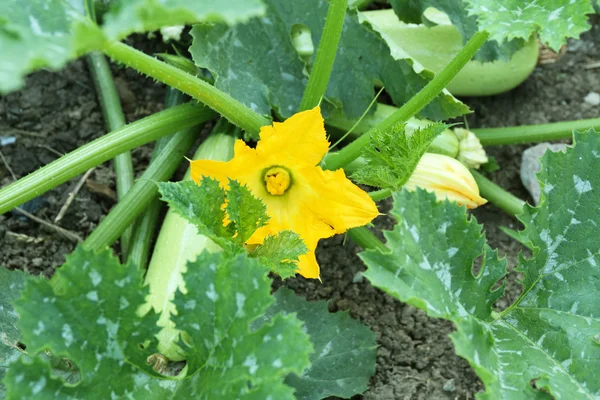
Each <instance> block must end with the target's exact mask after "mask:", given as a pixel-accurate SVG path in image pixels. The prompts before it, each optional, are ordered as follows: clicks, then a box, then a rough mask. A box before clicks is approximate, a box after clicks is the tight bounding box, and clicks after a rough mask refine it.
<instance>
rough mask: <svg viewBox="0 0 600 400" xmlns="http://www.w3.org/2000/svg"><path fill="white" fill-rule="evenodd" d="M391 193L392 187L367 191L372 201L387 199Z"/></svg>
mask: <svg viewBox="0 0 600 400" xmlns="http://www.w3.org/2000/svg"><path fill="white" fill-rule="evenodd" d="M391 195H392V189H379V190H375V191H373V192H369V196H371V198H372V199H373V201H379V200H383V199H387V198H388V197H390V196H391Z"/></svg>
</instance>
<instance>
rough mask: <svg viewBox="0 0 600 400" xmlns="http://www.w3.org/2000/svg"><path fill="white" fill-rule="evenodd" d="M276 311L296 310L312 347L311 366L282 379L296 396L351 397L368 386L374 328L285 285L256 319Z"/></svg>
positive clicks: (372, 367) (304, 398)
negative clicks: (270, 304) (273, 301)
mask: <svg viewBox="0 0 600 400" xmlns="http://www.w3.org/2000/svg"><path fill="white" fill-rule="evenodd" d="M279 313H283V314H284V315H285V314H296V316H297V317H298V319H299V320H301V321H302V322H304V327H305V329H306V332H307V333H308V334H309V335H310V339H311V342H312V344H313V346H314V347H315V351H314V353H312V354H311V356H310V362H311V366H310V367H308V368H306V369H305V370H304V371H303V372H302V374H290V375H288V377H287V378H286V380H285V382H286V384H288V385H290V386H292V387H294V388H295V389H296V393H295V395H296V399H298V400H318V399H324V398H327V397H329V396H337V397H342V398H350V397H352V396H354V395H356V394H360V393H362V392H364V391H365V390H367V386H368V384H369V379H370V378H371V376H372V375H373V374H374V373H375V361H376V355H377V344H376V342H375V333H374V332H373V331H371V330H370V329H369V328H367V327H366V326H365V325H363V324H361V323H360V322H358V321H356V320H354V319H352V318H351V317H350V316H349V315H348V313H347V312H338V313H330V312H329V311H328V309H327V302H326V301H306V300H304V299H303V298H301V297H298V296H296V295H295V294H294V292H293V291H291V290H290V289H287V288H285V287H282V288H280V289H279V290H278V291H277V293H275V303H274V304H273V305H272V306H271V307H270V308H269V309H268V310H267V313H266V314H265V316H264V317H263V318H261V320H260V321H257V322H260V323H263V321H269V320H270V319H271V318H273V317H274V316H275V315H278V314H279Z"/></svg>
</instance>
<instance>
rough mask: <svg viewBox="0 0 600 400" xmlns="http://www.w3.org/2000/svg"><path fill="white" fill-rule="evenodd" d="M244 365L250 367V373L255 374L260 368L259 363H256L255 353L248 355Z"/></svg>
mask: <svg viewBox="0 0 600 400" xmlns="http://www.w3.org/2000/svg"><path fill="white" fill-rule="evenodd" d="M243 365H244V367H248V372H250V375H254V374H255V373H256V370H257V369H258V365H256V357H255V356H254V355H253V354H251V355H249V356H248V357H246V359H245V360H244V364H243Z"/></svg>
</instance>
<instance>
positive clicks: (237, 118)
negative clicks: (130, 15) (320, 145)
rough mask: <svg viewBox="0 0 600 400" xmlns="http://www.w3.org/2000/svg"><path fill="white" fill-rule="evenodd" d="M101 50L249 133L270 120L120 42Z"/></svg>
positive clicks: (190, 76) (211, 87)
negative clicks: (208, 108)
mask: <svg viewBox="0 0 600 400" xmlns="http://www.w3.org/2000/svg"><path fill="white" fill-rule="evenodd" d="M103 51H104V53H105V54H106V55H108V56H109V57H111V58H112V59H114V60H116V61H119V62H121V63H123V64H125V65H127V66H129V67H131V68H133V69H135V70H137V71H140V72H142V73H143V74H146V75H148V76H150V77H152V78H154V79H156V80H157V81H160V82H163V83H165V84H167V85H169V86H171V87H173V88H175V89H177V90H180V91H182V92H183V93H186V94H188V95H190V96H192V97H193V98H195V99H196V100H198V101H200V102H202V103H204V104H206V105H207V106H208V107H210V108H212V109H213V110H215V111H216V112H217V113H219V114H221V115H222V116H223V117H225V118H227V119H228V120H229V121H230V122H231V123H233V124H235V125H237V126H239V127H240V128H242V129H244V130H245V131H246V132H248V133H251V134H258V132H259V131H260V128H261V127H262V126H265V125H269V124H270V121H269V120H268V119H266V118H265V117H263V116H262V115H259V114H257V113H255V112H254V111H252V110H251V109H250V108H248V107H246V106H245V105H243V104H242V103H240V102H239V101H237V100H236V99H234V98H233V97H231V96H230V95H228V94H227V93H225V92H222V91H221V90H219V89H217V88H216V87H214V86H212V85H210V84H208V83H207V82H205V81H203V80H202V79H199V78H196V77H195V76H193V75H190V74H188V73H187V72H185V71H184V70H181V69H179V68H177V67H174V66H171V65H169V64H167V63H164V62H162V61H159V60H157V59H156V58H154V57H150V56H149V55H146V54H144V53H142V52H141V51H138V50H136V49H134V48H132V47H130V46H127V45H126V44H123V43H120V42H107V43H106V44H105V47H104V49H103Z"/></svg>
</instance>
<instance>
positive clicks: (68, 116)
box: [0, 26, 600, 400]
mask: <svg viewBox="0 0 600 400" xmlns="http://www.w3.org/2000/svg"><path fill="white" fill-rule="evenodd" d="M597 43H600V32H599V30H598V26H594V27H593V29H592V31H591V32H588V33H586V34H585V35H584V37H583V40H582V41H571V42H570V43H569V49H568V52H567V54H566V56H565V57H564V58H562V59H560V60H559V61H558V62H556V63H555V64H549V65H544V66H540V67H538V68H536V70H535V71H534V73H533V74H532V76H531V77H530V79H529V80H528V81H527V82H525V83H524V84H523V85H521V86H520V87H518V88H516V89H515V90H513V91H511V92H510V93H506V94H503V95H499V96H493V97H489V98H480V99H473V98H472V99H464V101H465V102H466V103H467V104H468V105H469V106H470V107H471V108H472V109H473V110H474V113H473V114H472V115H470V116H469V117H468V119H467V120H468V123H469V125H470V127H496V126H512V125H523V124H537V123H546V122H554V121H560V120H575V119H580V118H591V117H596V116H597V115H598V112H599V111H600V106H593V105H590V104H588V103H586V102H584V97H585V96H586V95H587V94H588V92H590V91H597V92H600V76H599V75H598V71H597V70H596V69H586V65H588V64H590V63H592V62H597V61H599V60H600V52H599V49H598V45H597ZM114 73H115V76H116V82H117V86H118V88H119V93H120V96H121V100H122V102H123V106H124V109H125V111H126V113H127V120H128V121H129V122H131V121H134V120H136V119H139V118H141V117H144V116H146V115H149V114H152V113H154V112H157V111H159V110H161V109H162V101H163V96H164V91H165V89H164V87H163V86H161V85H157V84H155V83H154V82H153V81H152V80H150V79H146V78H144V77H141V76H139V75H138V74H137V73H135V72H134V71H131V70H126V69H122V68H114ZM0 132H2V136H15V137H16V139H17V141H16V143H15V144H12V145H8V146H3V147H0V151H1V152H2V154H3V155H4V158H5V159H6V161H7V163H8V165H10V167H11V169H12V172H11V171H9V170H8V169H7V168H6V167H5V166H4V164H3V163H0V185H1V186H5V185H7V184H9V183H10V182H12V181H13V176H12V174H14V178H20V177H22V176H24V175H26V174H27V173H29V172H32V171H34V170H36V169H37V168H39V167H41V166H43V165H46V164H48V163H50V162H52V161H53V160H55V159H56V158H58V157H59V156H60V155H61V154H64V153H67V152H69V151H71V150H73V149H75V148H77V147H78V146H80V145H82V144H84V143H87V142H89V141H90V140H92V139H94V138H96V137H98V136H100V135H102V134H104V133H105V128H104V121H103V118H102V114H101V110H100V108H99V106H98V103H97V101H96V95H95V91H94V87H93V84H92V82H91V80H90V78H89V75H88V72H87V67H86V65H85V63H84V62H83V61H77V62H73V63H71V64H70V65H69V66H68V67H67V68H66V69H65V70H63V71H61V72H58V73H50V72H46V71H41V72H37V73H35V74H33V75H31V76H30V77H29V78H28V80H27V86H26V87H25V88H24V89H23V90H21V91H19V92H16V93H12V94H10V95H7V96H4V97H3V98H2V99H1V101H0ZM523 148H524V146H503V147H495V148H489V149H488V150H489V153H490V154H491V155H493V156H494V157H496V158H497V160H498V162H499V164H500V166H501V167H502V169H501V170H500V171H498V172H496V173H493V174H492V175H491V176H490V178H491V179H492V180H494V181H495V182H497V183H499V184H500V185H501V186H503V187H504V188H506V189H508V190H510V191H511V192H513V193H514V194H515V195H517V196H519V197H521V198H524V199H527V198H528V194H527V193H526V191H525V190H524V189H523V187H522V185H521V184H520V181H519V165H520V158H521V153H522V150H523ZM149 149H150V147H148V146H145V147H143V148H141V149H137V150H134V151H133V156H134V160H135V165H136V171H137V172H141V171H142V170H143V168H144V167H145V165H147V162H148V157H149ZM91 178H92V179H93V180H94V181H96V182H97V183H98V184H100V185H102V186H103V187H106V188H110V189H113V190H114V175H113V173H112V168H111V167H110V163H107V164H104V165H102V166H99V167H98V168H97V169H96V170H95V172H94V173H93V174H92V176H91ZM77 180H78V178H74V179H73V180H72V181H70V182H68V183H66V184H64V185H61V186H59V187H57V188H56V189H54V190H52V191H50V192H48V193H46V194H44V195H43V196H42V197H43V200H44V201H42V202H39V204H35V205H33V206H32V207H31V208H30V210H29V211H30V212H32V213H34V214H35V215H36V216H38V217H39V218H42V219H45V220H48V221H51V220H53V219H54V217H55V216H56V215H57V213H58V211H59V209H60V207H61V206H62V204H63V203H64V201H65V199H66V196H67V195H68V193H69V192H70V191H71V190H72V188H73V187H74V185H75V184H76V182H77ZM113 205H114V200H112V199H111V198H110V196H105V195H102V194H100V192H98V191H91V190H90V189H88V187H87V186H84V187H83V188H82V189H81V191H80V193H79V195H78V196H77V198H76V200H75V201H74V202H73V204H72V205H71V207H70V209H69V211H68V212H67V214H66V216H65V218H64V219H63V220H62V221H61V222H60V224H59V225H60V226H61V227H63V228H65V229H67V230H69V231H72V232H74V233H76V234H78V235H80V236H81V237H85V236H87V235H88V234H89V233H90V232H91V231H92V230H93V229H94V227H95V226H96V225H97V224H98V223H99V221H100V220H101V219H102V217H103V216H104V215H106V213H107V212H108V211H109V210H110V208H111V207H112V206H113ZM389 207H390V203H389V202H388V203H386V204H384V205H382V208H381V209H382V211H385V210H387V209H389ZM473 214H474V216H475V217H476V218H477V219H478V221H480V222H482V223H483V224H484V227H485V230H486V232H487V238H488V241H489V243H490V245H491V246H492V247H493V248H498V250H499V253H500V255H502V256H504V255H505V256H507V258H508V263H509V266H510V267H511V268H514V266H515V265H516V263H517V256H518V253H519V251H520V250H521V246H520V245H519V244H518V243H516V242H514V241H513V240H511V239H510V238H508V237H507V236H506V235H505V234H504V233H502V232H501V231H500V230H499V226H502V225H503V226H507V227H509V228H513V229H518V228H519V223H518V222H517V221H516V220H515V219H513V218H511V217H509V216H506V215H505V214H503V213H502V212H501V211H500V210H498V209H497V208H495V207H494V206H493V205H486V206H484V207H481V208H479V209H477V210H476V211H475V212H474V213H473ZM375 225H376V226H377V228H378V229H381V228H387V229H391V228H392V226H393V221H392V220H391V218H389V217H387V216H382V217H380V218H378V219H377V220H376V221H375ZM0 244H1V245H0V265H3V266H6V267H8V268H19V269H24V270H26V271H28V272H30V273H33V274H36V275H37V274H44V275H46V276H50V275H51V274H52V272H53V271H54V269H55V268H56V267H58V266H60V265H61V264H62V263H63V261H64V257H65V255H66V254H68V253H70V252H71V251H72V250H73V248H74V246H75V243H74V242H73V241H71V240H69V239H66V238H64V237H62V236H60V235H59V234H58V233H56V232H55V231H53V230H48V229H46V228H44V227H41V226H40V225H39V224H37V223H36V222H34V221H31V220H28V219H27V218H25V217H23V216H20V215H18V214H11V213H7V214H5V215H3V216H0ZM359 251H360V249H359V248H358V247H357V246H356V245H354V244H353V243H352V242H350V241H347V242H346V243H344V240H343V237H341V236H338V237H335V238H332V239H329V240H324V241H323V242H322V243H321V244H320V246H319V248H318V250H317V258H318V260H319V263H320V265H321V270H322V275H321V277H322V280H323V283H320V282H318V281H315V280H306V279H303V278H301V277H298V278H295V279H290V280H288V281H286V282H285V285H287V286H289V287H290V288H292V289H294V290H295V292H296V293H298V294H299V295H302V296H305V297H307V298H308V299H311V300H316V299H328V300H329V301H330V306H329V307H330V311H332V312H334V311H338V310H348V311H349V312H350V314H351V315H352V316H353V317H354V318H357V319H359V320H360V321H362V322H363V323H365V324H366V325H368V326H369V327H370V328H371V329H373V331H375V332H376V333H377V340H378V344H379V348H378V353H377V371H376V373H375V375H374V376H373V378H372V379H371V384H370V388H369V390H368V391H367V392H366V393H365V394H364V398H366V399H382V400H386V399H428V400H429V399H468V398H472V397H474V395H475V393H476V392H478V391H481V390H482V389H483V388H482V385H481V383H480V381H479V380H478V378H477V376H476V375H475V374H474V372H473V371H472V369H471V368H470V367H469V365H468V364H467V362H466V361H464V360H463V359H461V358H460V357H458V356H457V355H456V354H455V352H454V348H453V346H452V342H451V341H450V339H449V338H448V336H447V335H448V334H449V333H451V332H452V331H453V330H454V328H453V325H452V324H451V323H449V322H447V321H442V320H436V319H431V318H428V317H427V316H426V315H425V313H424V312H422V311H419V310H417V309H415V308H413V307H411V306H408V305H405V304H403V303H401V302H399V301H397V300H395V299H393V298H392V297H390V296H388V295H386V294H384V293H383V292H381V291H380V290H378V289H375V288H373V287H372V286H371V285H370V284H369V282H368V281H367V280H366V279H364V278H363V277H362V276H361V271H364V269H365V267H364V265H363V264H362V262H361V261H360V259H359V258H358V256H357V253H358V252H359ZM514 278H515V277H514V276H512V275H511V277H510V278H509V287H508V289H507V292H508V295H507V297H506V298H505V299H503V300H502V301H501V302H499V303H498V304H497V305H498V307H500V308H503V307H506V306H507V305H508V304H509V302H510V301H512V299H514V298H515V297H516V296H517V294H518V293H519V287H518V285H517V284H516V283H515V279H514ZM281 284H282V282H280V281H277V282H275V286H280V285H281Z"/></svg>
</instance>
